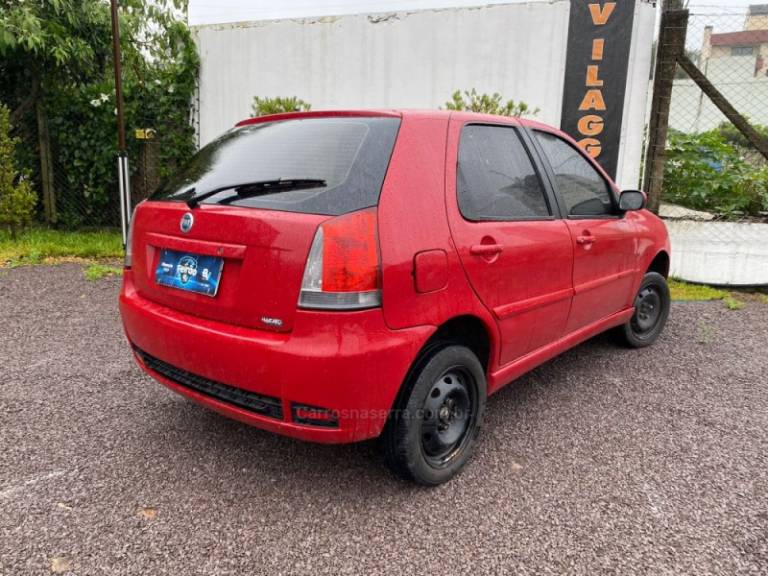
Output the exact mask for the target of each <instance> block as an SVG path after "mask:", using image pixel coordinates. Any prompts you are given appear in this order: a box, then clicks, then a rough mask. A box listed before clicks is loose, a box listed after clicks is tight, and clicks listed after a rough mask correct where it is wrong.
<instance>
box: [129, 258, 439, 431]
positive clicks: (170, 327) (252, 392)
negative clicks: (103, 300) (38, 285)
mask: <svg viewBox="0 0 768 576" xmlns="http://www.w3.org/2000/svg"><path fill="white" fill-rule="evenodd" d="M120 313H121V316H122V319H123V324H124V326H125V332H126V335H127V337H128V339H129V341H130V342H131V344H132V346H134V348H135V349H138V350H137V351H136V360H137V362H138V363H139V365H140V366H141V367H142V368H143V369H144V370H145V371H146V372H147V373H149V374H150V375H151V376H153V377H154V378H155V379H156V380H158V381H159V382H161V383H162V384H164V385H165V386H167V387H168V388H170V389H171V390H174V391H175V392H178V393H179V394H182V395H184V396H186V397H188V398H190V399H191V400H193V401H195V402H197V403H199V404H202V405H204V406H207V407H209V408H211V409H213V410H216V411H217V412H220V413H221V414H224V415H225V416H228V417H230V418H234V419H236V420H240V421H242V422H245V423H247V424H250V425H253V426H256V427H258V428H262V429H265V430H268V431H271V432H276V433H279V434H284V435H287V436H292V437H295V438H300V439H303V440H310V441H314V442H328V443H339V442H354V441H358V440H363V439H366V438H371V437H375V436H378V435H379V434H380V433H381V430H382V428H383V426H384V423H385V422H386V418H387V414H388V412H389V409H390V408H391V406H392V404H393V402H394V399H395V396H396V395H397V392H398V390H399V388H400V384H401V383H402V381H403V380H404V378H405V375H406V373H407V371H408V368H409V367H410V365H411V363H412V361H413V359H414V358H415V357H416V354H417V353H418V351H419V349H420V348H421V346H422V345H423V343H424V342H425V341H426V340H427V338H429V336H430V335H431V333H432V331H433V330H434V328H433V327H431V326H421V327H416V328H410V329H407V330H390V329H389V328H387V326H386V324H385V323H384V318H383V315H382V312H381V309H372V310H365V311H360V312H330V313H329V312H314V311H297V313H296V317H295V324H294V327H293V330H292V331H291V332H290V333H287V334H286V333H271V332H266V331H262V330H253V329H250V328H241V327H238V326H232V325H228V324H222V323H220V322H214V321H209V320H204V319H201V318H197V317H194V316H190V315H188V314H183V313H180V312H178V311H175V310H173V309H170V308H167V307H165V306H161V305H158V304H155V303H154V302H151V301H149V300H147V299H145V298H143V297H141V296H140V295H139V294H138V293H137V292H136V290H135V288H134V285H133V278H132V274H131V271H129V270H126V272H125V276H124V283H123V290H122V292H121V294H120ZM158 362H159V363H158ZM240 391H245V392H246V393H245V394H240V393H239V392H240ZM262 401H263V402H264V403H266V405H268V406H272V407H273V408H274V407H275V406H277V407H278V409H263V405H262V404H261V403H260V402H262ZM297 405H303V406H312V407H318V408H324V409H326V410H331V411H333V413H334V414H335V416H336V417H337V420H338V423H337V425H335V426H327V425H326V426H322V425H307V424H301V423H298V422H296V421H295V419H294V417H293V410H294V408H295V407H296V406H297ZM280 408H281V409H280Z"/></svg>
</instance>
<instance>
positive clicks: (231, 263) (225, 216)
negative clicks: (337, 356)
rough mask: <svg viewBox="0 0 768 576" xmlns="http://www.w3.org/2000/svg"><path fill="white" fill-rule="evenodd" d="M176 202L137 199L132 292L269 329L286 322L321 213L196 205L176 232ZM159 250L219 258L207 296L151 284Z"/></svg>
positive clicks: (283, 327)
mask: <svg viewBox="0 0 768 576" xmlns="http://www.w3.org/2000/svg"><path fill="white" fill-rule="evenodd" d="M188 212H190V210H189V208H188V207H187V205H186V204H185V203H184V202H167V201H164V202H151V201H147V202H143V203H142V204H140V205H139V207H138V208H137V210H136V214H135V217H134V221H133V270H134V281H135V283H136V289H137V291H138V293H139V294H140V295H141V296H143V297H144V298H146V299H148V300H151V301H153V302H156V303H158V304H161V305H163V306H167V307H169V308H173V309H175V310H179V311H181V312H184V313H187V314H190V315H193V316H199V317H201V318H206V319H209V320H217V321H220V322H224V323H227V324H234V325H238V326H245V327H250V328H260V329H265V330H272V331H289V330H291V328H292V326H293V319H294V315H295V313H296V306H297V302H298V298H299V290H300V287H301V280H302V277H303V274H304V266H305V263H306V259H307V254H308V253H309V248H310V245H311V244H312V239H313V237H314V234H315V231H316V229H317V227H318V225H319V224H320V223H321V222H323V221H324V220H326V219H328V216H323V215H316V214H303V213H296V212H281V211H276V210H260V209H254V208H238V207H228V206H219V205H213V204H212V205H206V204H203V205H201V206H199V207H198V208H195V209H194V210H192V211H191V213H192V214H193V215H194V222H193V225H192V227H191V228H190V229H189V231H188V232H186V233H184V232H182V231H181V227H180V223H181V219H182V216H184V214H186V213H188ZM163 250H172V251H175V252H177V253H179V254H183V255H189V256H191V257H192V258H193V259H194V258H195V257H197V256H202V257H208V258H202V259H200V260H201V261H206V262H210V261H211V258H213V259H218V258H221V259H222V264H223V266H222V269H221V277H220V280H219V284H218V290H217V292H216V294H215V296H209V295H206V294H200V293H196V292H191V291H187V290H183V289H179V288H176V287H170V286H165V285H161V284H158V283H157V282H156V280H155V273H156V271H157V268H158V265H159V264H160V260H161V258H160V256H161V252H162V251H163Z"/></svg>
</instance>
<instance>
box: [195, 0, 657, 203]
mask: <svg viewBox="0 0 768 576" xmlns="http://www.w3.org/2000/svg"><path fill="white" fill-rule="evenodd" d="M569 11H570V2H569V1H568V0H560V1H555V2H542V1H540V2H530V3H515V4H501V5H491V6H481V7H473V8H450V9H442V10H422V11H414V12H397V13H388V14H367V15H366V14H363V15H347V16H328V17H322V18H307V19H287V20H274V21H263V22H248V23H236V24H225V25H209V26H201V27H196V28H195V29H194V34H195V38H196V41H197V44H198V48H199V50H200V55H201V60H202V63H201V71H200V108H199V121H200V124H199V136H200V142H201V144H205V143H207V142H209V141H210V140H212V139H213V138H215V137H216V136H218V135H219V134H221V133H222V132H223V131H225V130H227V129H229V128H230V127H232V126H233V125H234V124H235V123H236V122H238V121H239V120H242V119H243V118H247V117H248V116H249V115H250V113H251V102H252V100H253V97H254V96H262V97H273V96H298V97H299V98H301V99H303V100H306V101H308V102H310V103H311V104H312V108H313V109H314V110H323V109H338V108H438V107H440V106H443V105H444V104H445V102H446V101H447V100H449V99H450V96H451V93H452V92H453V91H454V90H457V89H462V90H465V89H470V88H476V89H477V90H478V91H479V92H488V93H492V92H499V93H501V94H502V95H503V96H504V97H505V98H511V99H514V100H516V101H518V100H522V101H524V102H526V103H527V104H528V105H529V106H531V107H533V108H539V109H540V112H539V113H538V115H537V116H536V118H537V119H539V120H541V121H543V122H546V123H549V124H553V125H556V126H557V125H559V122H560V113H561V108H562V92H563V74H564V66H565V55H566V42H567V38H568V16H569ZM654 15H655V11H654V8H653V7H652V6H651V5H650V4H648V3H645V2H640V1H638V2H637V7H636V11H635V20H634V33H633V39H632V48H631V54H630V66H629V77H628V85H627V95H626V98H625V102H624V121H623V124H622V140H621V142H622V149H621V151H620V156H619V169H618V174H619V176H618V178H617V179H618V181H619V184H620V185H623V186H624V187H627V188H630V187H636V186H637V183H638V174H639V167H640V155H641V147H642V139H643V125H644V122H645V110H646V105H645V103H646V96H647V89H648V77H649V70H650V56H651V49H650V46H651V41H652V37H653V26H654Z"/></svg>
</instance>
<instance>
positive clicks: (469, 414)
mask: <svg viewBox="0 0 768 576" xmlns="http://www.w3.org/2000/svg"><path fill="white" fill-rule="evenodd" d="M475 390H476V385H475V384H474V383H473V382H472V375H471V374H469V373H467V372H466V371H465V370H464V369H463V368H461V367H460V366H455V367H453V368H451V369H449V370H447V371H446V372H445V373H443V374H442V375H441V376H440V377H439V378H438V379H437V381H436V382H435V383H434V385H433V387H432V390H430V392H429V394H427V397H426V400H425V401H424V407H423V410H422V423H421V447H422V450H423V451H424V457H425V458H426V460H427V462H429V464H430V465H431V466H434V467H436V468H441V467H444V466H446V465H447V464H448V463H449V462H450V461H451V458H453V457H454V456H455V455H456V454H457V453H459V452H460V451H461V448H462V445H463V443H464V442H465V441H466V440H467V438H468V434H467V432H468V431H469V430H470V429H471V427H472V419H473V414H474V411H473V406H474V404H476V403H477V399H476V398H474V397H473V396H475Z"/></svg>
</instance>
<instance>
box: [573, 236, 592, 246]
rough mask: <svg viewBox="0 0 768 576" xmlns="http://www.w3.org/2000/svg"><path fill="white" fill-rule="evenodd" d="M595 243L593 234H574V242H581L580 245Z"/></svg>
mask: <svg viewBox="0 0 768 576" xmlns="http://www.w3.org/2000/svg"><path fill="white" fill-rule="evenodd" d="M594 243H595V237H594V236H576V244H581V245H582V246H589V245H590V244H594Z"/></svg>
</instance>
